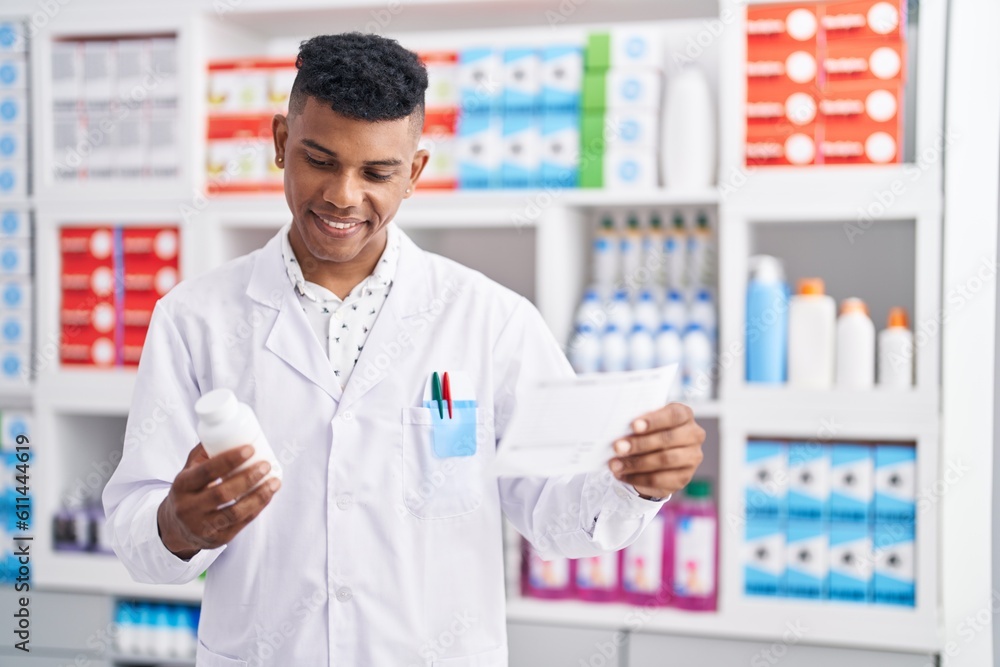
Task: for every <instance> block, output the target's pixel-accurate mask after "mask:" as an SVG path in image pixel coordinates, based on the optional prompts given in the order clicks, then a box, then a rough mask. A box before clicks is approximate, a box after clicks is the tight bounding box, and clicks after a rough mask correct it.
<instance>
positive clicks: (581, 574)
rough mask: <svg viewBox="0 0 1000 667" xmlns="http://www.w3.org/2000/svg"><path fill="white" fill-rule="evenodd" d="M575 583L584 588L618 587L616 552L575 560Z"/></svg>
mask: <svg viewBox="0 0 1000 667" xmlns="http://www.w3.org/2000/svg"><path fill="white" fill-rule="evenodd" d="M576 585H577V587H579V588H581V589H586V590H614V589H615V588H617V587H618V553H617V552H616V553H610V554H601V555H599V556H591V557H589V558H581V559H580V560H578V561H576Z"/></svg>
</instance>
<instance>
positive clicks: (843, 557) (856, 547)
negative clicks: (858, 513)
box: [830, 523, 875, 602]
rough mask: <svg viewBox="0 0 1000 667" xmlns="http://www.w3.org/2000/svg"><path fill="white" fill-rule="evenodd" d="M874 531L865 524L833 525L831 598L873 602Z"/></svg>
mask: <svg viewBox="0 0 1000 667" xmlns="http://www.w3.org/2000/svg"><path fill="white" fill-rule="evenodd" d="M874 569H875V562H874V556H873V554H872V536H871V528H870V527H869V526H868V524H866V523H834V524H831V526H830V599H831V600H841V601H843V602H871V601H872V600H873V595H872V573H873V571H874Z"/></svg>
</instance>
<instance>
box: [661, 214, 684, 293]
mask: <svg viewBox="0 0 1000 667" xmlns="http://www.w3.org/2000/svg"><path fill="white" fill-rule="evenodd" d="M663 250H664V254H665V255H666V257H665V258H664V260H665V263H666V282H667V287H670V288H671V289H680V288H681V287H683V286H684V277H685V273H686V271H685V267H686V266H687V262H686V259H687V228H686V227H685V225H684V216H683V215H682V214H681V213H675V214H674V220H673V225H672V227H671V228H670V231H669V232H668V233H667V239H666V241H664V246H663Z"/></svg>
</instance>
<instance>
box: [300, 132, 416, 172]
mask: <svg viewBox="0 0 1000 667" xmlns="http://www.w3.org/2000/svg"><path fill="white" fill-rule="evenodd" d="M302 143H303V144H304V145H306V146H308V147H309V148H312V149H314V150H317V151H319V152H321V153H326V154H327V155H329V156H330V157H333V158H335V157H337V154H336V153H334V152H333V151H331V150H330V149H329V148H326V147H325V146H323V145H321V144H319V143H317V142H315V141H313V140H312V139H303V140H302ZM364 164H365V166H366V167H398V166H400V165H401V164H403V161H402V160H400V159H399V158H387V159H385V160H366V161H365V163H364Z"/></svg>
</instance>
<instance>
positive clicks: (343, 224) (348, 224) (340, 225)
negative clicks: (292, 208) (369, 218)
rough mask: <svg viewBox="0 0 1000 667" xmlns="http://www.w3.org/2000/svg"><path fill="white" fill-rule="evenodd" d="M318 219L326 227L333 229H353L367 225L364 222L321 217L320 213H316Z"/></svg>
mask: <svg viewBox="0 0 1000 667" xmlns="http://www.w3.org/2000/svg"><path fill="white" fill-rule="evenodd" d="M314 213H315V211H314ZM316 217H317V218H319V219H320V220H322V221H323V223H324V224H325V225H327V226H328V227H332V228H333V229H353V228H354V227H357V226H358V225H363V224H364V223H365V221H364V220H354V219H341V218H328V217H326V216H323V215H320V214H319V213H316Z"/></svg>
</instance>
